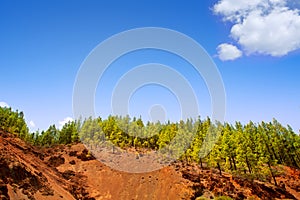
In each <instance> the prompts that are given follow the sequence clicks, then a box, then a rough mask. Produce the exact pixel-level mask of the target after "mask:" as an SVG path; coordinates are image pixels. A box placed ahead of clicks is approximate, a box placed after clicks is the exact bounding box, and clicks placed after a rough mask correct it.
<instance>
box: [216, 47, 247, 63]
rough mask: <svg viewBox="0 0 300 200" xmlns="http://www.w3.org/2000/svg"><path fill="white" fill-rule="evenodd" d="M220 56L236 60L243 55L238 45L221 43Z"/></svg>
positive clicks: (222, 58) (218, 48)
mask: <svg viewBox="0 0 300 200" xmlns="http://www.w3.org/2000/svg"><path fill="white" fill-rule="evenodd" d="M217 51H218V55H219V58H220V59H221V60H223V61H225V60H235V59H237V58H239V57H241V56H242V54H243V53H242V51H241V50H239V49H238V48H237V47H236V46H234V45H231V44H227V43H224V44H220V45H219V46H218V47H217Z"/></svg>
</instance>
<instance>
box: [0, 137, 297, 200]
mask: <svg viewBox="0 0 300 200" xmlns="http://www.w3.org/2000/svg"><path fill="white" fill-rule="evenodd" d="M285 171H286V174H284V175H282V176H280V177H278V181H281V185H280V187H275V186H274V185H273V184H266V183H260V182H250V181H247V180H244V179H242V178H237V177H232V176H231V175H230V174H223V175H222V176H220V175H219V174H218V173H216V172H214V171H213V170H205V169H200V168H199V167H198V166H196V165H187V164H183V163H174V164H173V165H171V166H167V167H165V168H163V169H161V170H158V171H154V172H150V173H142V174H130V173H125V172H120V171H116V170H112V169H111V168H109V167H107V166H106V165H104V164H102V163H101V162H99V161H98V160H96V159H95V158H94V157H93V156H89V155H88V151H87V150H86V149H85V147H84V146H83V145H82V144H76V145H67V146H62V145H61V146H56V147H53V148H43V149H40V148H36V147H33V146H31V145H28V144H26V143H25V142H23V141H21V140H20V139H18V138H15V137H13V136H12V135H11V134H8V133H3V132H1V131H0V199H38V200H40V199H41V200H43V199H55V200H59V199H67V200H68V199H86V200H92V199H116V200H119V199H124V200H127V199H129V200H131V199H172V200H176V199H195V197H197V196H205V197H207V198H213V197H215V196H219V195H227V196H231V197H232V198H234V199H245V198H248V197H252V199H282V198H288V199H297V198H299V195H300V183H299V180H300V172H299V171H297V170H292V169H290V168H286V170H285Z"/></svg>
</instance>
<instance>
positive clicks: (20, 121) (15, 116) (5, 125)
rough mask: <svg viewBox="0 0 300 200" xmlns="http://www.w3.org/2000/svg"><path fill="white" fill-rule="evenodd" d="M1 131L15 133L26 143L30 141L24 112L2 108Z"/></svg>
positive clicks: (0, 108) (0, 113) (0, 114)
mask: <svg viewBox="0 0 300 200" xmlns="http://www.w3.org/2000/svg"><path fill="white" fill-rule="evenodd" d="M0 129H2V130H4V131H7V132H10V133H13V134H15V135H17V136H19V137H20V138H21V139H23V140H25V141H30V140H31V136H30V135H29V129H28V127H27V125H26V122H25V119H24V114H23V112H19V111H18V110H17V111H13V110H12V109H11V108H7V107H0Z"/></svg>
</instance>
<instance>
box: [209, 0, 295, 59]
mask: <svg viewBox="0 0 300 200" xmlns="http://www.w3.org/2000/svg"><path fill="white" fill-rule="evenodd" d="M213 10H214V12H215V13H216V14H219V15H222V16H223V19H224V20H225V21H230V22H232V23H233V26H232V28H231V32H230V36H231V37H232V38H233V39H235V40H236V42H237V43H238V44H239V45H240V46H241V47H242V48H243V50H244V51H245V52H246V53H247V54H263V55H271V56H284V55H286V54H288V53H289V52H291V51H294V50H297V49H299V48H300V37H299V35H300V13H299V10H297V9H292V8H290V7H288V6H287V1H286V0H244V1H237V0H220V1H219V2H218V3H217V4H215V6H214V7H213Z"/></svg>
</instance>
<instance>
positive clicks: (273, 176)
mask: <svg viewBox="0 0 300 200" xmlns="http://www.w3.org/2000/svg"><path fill="white" fill-rule="evenodd" d="M268 166H269V169H270V172H271V176H272V178H273V180H274V183H275V186H277V182H276V178H275V175H274V174H273V171H272V168H271V164H270V162H268Z"/></svg>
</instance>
